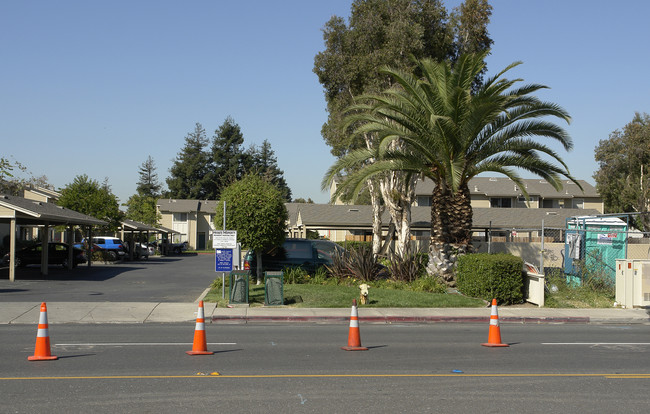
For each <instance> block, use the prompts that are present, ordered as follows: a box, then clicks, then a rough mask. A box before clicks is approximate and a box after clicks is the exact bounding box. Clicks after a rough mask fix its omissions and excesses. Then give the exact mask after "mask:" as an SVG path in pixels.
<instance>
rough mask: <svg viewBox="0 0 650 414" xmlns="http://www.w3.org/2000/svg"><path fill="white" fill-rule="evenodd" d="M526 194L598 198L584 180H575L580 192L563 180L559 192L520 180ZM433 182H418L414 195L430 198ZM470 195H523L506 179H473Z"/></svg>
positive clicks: (543, 183)
mask: <svg viewBox="0 0 650 414" xmlns="http://www.w3.org/2000/svg"><path fill="white" fill-rule="evenodd" d="M522 181H523V183H524V185H525V188H526V192H528V195H529V196H539V197H541V198H583V197H600V194H598V191H597V190H596V187H594V186H593V185H591V184H589V183H588V182H586V181H584V180H577V181H578V182H579V183H580V185H581V186H582V190H581V189H580V188H579V187H578V186H577V185H576V184H575V183H574V182H573V181H569V180H565V181H563V182H562V185H563V188H562V190H561V191H557V190H555V188H553V186H552V185H551V184H549V183H548V182H547V181H545V180H542V179H539V178H537V179H530V178H529V179H522ZM434 187H435V186H434V184H433V181H431V180H430V179H428V178H425V179H424V180H418V182H417V184H416V187H415V193H416V195H427V196H430V195H431V194H432V193H433V189H434ZM469 191H470V194H480V195H485V196H487V197H520V196H523V195H524V193H523V192H522V190H521V189H520V188H518V186H517V185H515V183H514V182H513V181H512V180H511V179H509V178H507V177H474V178H472V179H471V180H470V181H469Z"/></svg>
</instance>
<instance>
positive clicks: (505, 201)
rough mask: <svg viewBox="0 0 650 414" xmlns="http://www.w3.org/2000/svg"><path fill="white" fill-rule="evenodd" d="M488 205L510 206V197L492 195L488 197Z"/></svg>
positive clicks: (496, 206)
mask: <svg viewBox="0 0 650 414" xmlns="http://www.w3.org/2000/svg"><path fill="white" fill-rule="evenodd" d="M490 207H492V208H512V198H509V197H492V198H490Z"/></svg>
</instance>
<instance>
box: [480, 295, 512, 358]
mask: <svg viewBox="0 0 650 414" xmlns="http://www.w3.org/2000/svg"><path fill="white" fill-rule="evenodd" d="M481 345H483V346H491V347H492V346H493V347H497V346H510V345H508V344H502V343H501V328H499V313H498V311H497V300H496V299H492V314H491V315H490V334H489V336H488V341H487V343H485V344H481Z"/></svg>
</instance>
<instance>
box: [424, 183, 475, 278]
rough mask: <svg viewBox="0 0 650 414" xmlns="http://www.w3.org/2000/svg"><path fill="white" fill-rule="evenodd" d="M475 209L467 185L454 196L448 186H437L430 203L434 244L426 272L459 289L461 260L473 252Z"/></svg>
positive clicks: (431, 242)
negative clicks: (458, 270) (473, 211)
mask: <svg viewBox="0 0 650 414" xmlns="http://www.w3.org/2000/svg"><path fill="white" fill-rule="evenodd" d="M471 242H472V206H471V203H470V197H469V188H468V187H467V186H466V185H465V186H463V187H461V188H460V189H459V190H458V191H457V192H456V193H455V194H452V193H451V191H450V190H449V189H448V187H447V186H446V183H442V184H441V185H436V188H435V189H434V190H433V195H432V200H431V241H430V244H429V265H428V267H427V272H428V273H429V274H430V275H436V276H438V277H440V278H441V279H442V280H443V281H444V282H445V283H446V284H447V285H448V286H450V287H453V286H456V278H455V273H454V272H455V269H456V263H457V261H458V257H459V256H460V255H462V254H466V253H469V252H470V251H471Z"/></svg>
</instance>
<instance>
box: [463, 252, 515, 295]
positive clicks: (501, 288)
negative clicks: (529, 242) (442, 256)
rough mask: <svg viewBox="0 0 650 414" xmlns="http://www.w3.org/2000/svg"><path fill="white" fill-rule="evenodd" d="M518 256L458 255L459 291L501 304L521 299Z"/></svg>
mask: <svg viewBox="0 0 650 414" xmlns="http://www.w3.org/2000/svg"><path fill="white" fill-rule="evenodd" d="M522 267H523V261H522V260H521V258H519V257H516V256H513V255H509V254H486V253H477V254H467V255H463V256H460V257H459V258H458V268H457V274H456V280H457V283H458V290H459V291H461V292H463V294H465V295H467V296H471V297H477V298H481V299H484V300H487V301H490V300H492V299H496V300H497V302H498V303H499V304H500V305H501V304H512V303H521V302H522V301H523V300H524V273H523V270H522Z"/></svg>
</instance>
